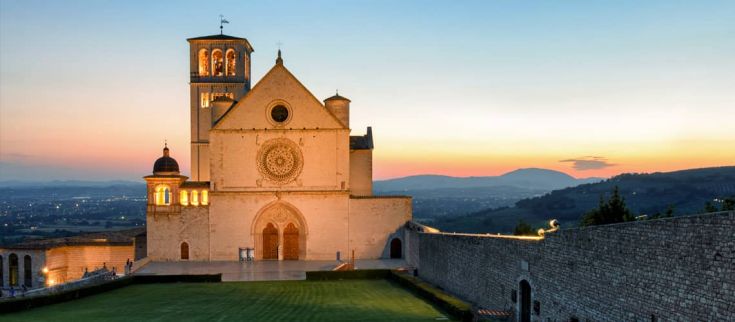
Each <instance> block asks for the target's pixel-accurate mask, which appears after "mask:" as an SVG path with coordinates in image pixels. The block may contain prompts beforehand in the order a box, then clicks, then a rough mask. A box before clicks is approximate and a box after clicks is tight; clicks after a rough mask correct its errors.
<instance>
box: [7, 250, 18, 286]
mask: <svg viewBox="0 0 735 322" xmlns="http://www.w3.org/2000/svg"><path fill="white" fill-rule="evenodd" d="M8 266H9V268H10V269H9V270H8V271H9V272H8V273H10V276H9V277H10V278H9V279H8V282H10V283H9V284H10V286H16V287H17V286H18V275H19V272H18V255H16V254H10V256H8Z"/></svg>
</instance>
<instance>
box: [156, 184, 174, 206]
mask: <svg viewBox="0 0 735 322" xmlns="http://www.w3.org/2000/svg"><path fill="white" fill-rule="evenodd" d="M155 198H156V205H158V206H168V205H170V204H171V188H169V186H168V185H165V184H162V185H159V186H157V187H156V195H155Z"/></svg>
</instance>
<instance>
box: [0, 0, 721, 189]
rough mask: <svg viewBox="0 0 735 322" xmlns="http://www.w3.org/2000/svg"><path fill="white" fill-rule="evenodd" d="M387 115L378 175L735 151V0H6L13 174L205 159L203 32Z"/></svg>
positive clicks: (2, 111)
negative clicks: (200, 73) (199, 63)
mask: <svg viewBox="0 0 735 322" xmlns="http://www.w3.org/2000/svg"><path fill="white" fill-rule="evenodd" d="M219 14H224V15H225V17H226V18H227V20H229V21H230V24H228V25H225V33H226V34H230V35H234V36H240V37H245V38H247V39H248V40H249V41H250V43H251V44H252V45H253V47H254V48H255V52H254V53H253V56H252V57H253V78H254V80H255V82H257V81H258V80H259V79H260V78H261V77H262V75H263V74H264V73H265V72H266V71H267V70H268V69H270V68H271V67H272V66H273V63H274V59H275V53H276V50H277V43H278V42H281V43H282V49H283V55H284V60H285V65H286V67H287V68H289V69H290V70H291V71H292V72H293V73H294V74H295V75H296V76H297V77H298V78H299V79H300V80H301V81H302V82H303V83H304V84H305V85H306V86H307V87H308V88H309V89H310V90H311V91H312V93H313V94H314V95H316V96H317V98H319V99H324V98H326V97H329V96H331V95H333V94H334V92H335V89H339V92H340V94H341V95H344V96H347V97H349V98H350V99H351V100H352V105H351V108H352V109H351V117H350V121H351V125H352V129H353V134H354V135H358V134H363V133H364V131H365V127H367V126H373V131H374V135H375V144H376V149H375V150H374V176H375V179H385V178H392V177H399V176H406V175H413V174H428V173H433V174H447V175H455V176H484V175H499V174H502V173H505V172H508V171H511V170H514V169H517V168H526V167H539V168H548V169H555V170H560V171H564V172H566V173H569V174H571V175H573V176H575V177H591V176H602V177H607V176H611V175H615V174H619V173H623V172H654V171H670V170H677V169H686V168H696V167H709V166H722V165H735V19H733V17H735V2H733V1H670V0H667V1H640V0H636V1H501V0H498V1H394V0H390V1H277V2H267V4H266V2H265V1H259V2H255V1H241V0H240V1H216V2H203V1H186V2H185V1H137V2H136V1H92V0H89V1H28V0H23V1H19V0H1V1H0V180H52V179H81V180H111V179H124V180H140V178H141V177H142V176H144V175H147V174H150V171H151V168H152V164H153V161H154V160H155V159H156V158H157V157H158V156H159V155H160V153H161V148H162V146H163V141H164V139H167V140H168V142H169V146H170V147H171V149H172V150H171V152H172V156H173V157H174V158H176V159H177V160H178V161H179V164H180V165H181V166H182V168H183V169H182V170H183V172H184V174H188V173H189V144H188V142H189V141H190V138H189V86H188V75H189V74H188V73H189V70H188V59H189V56H188V43H187V42H186V38H189V37H195V36H204V35H209V34H215V33H219V24H218V21H219V17H218V16H219Z"/></svg>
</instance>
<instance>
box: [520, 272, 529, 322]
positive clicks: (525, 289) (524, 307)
mask: <svg viewBox="0 0 735 322" xmlns="http://www.w3.org/2000/svg"><path fill="white" fill-rule="evenodd" d="M520 289H521V310H520V311H521V312H520V313H521V314H520V318H521V319H520V321H521V322H531V284H528V281H526V280H522V281H521V283H520Z"/></svg>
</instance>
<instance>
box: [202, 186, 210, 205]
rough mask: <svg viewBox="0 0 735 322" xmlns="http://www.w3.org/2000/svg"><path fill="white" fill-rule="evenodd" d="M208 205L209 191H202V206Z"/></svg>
mask: <svg viewBox="0 0 735 322" xmlns="http://www.w3.org/2000/svg"><path fill="white" fill-rule="evenodd" d="M208 204H209V191H207V190H202V206H206V205H208Z"/></svg>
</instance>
